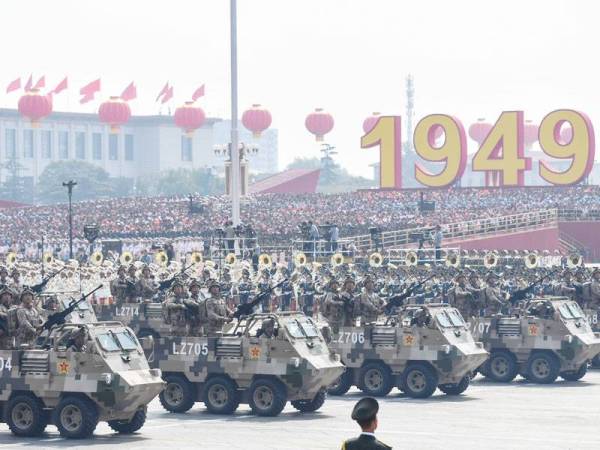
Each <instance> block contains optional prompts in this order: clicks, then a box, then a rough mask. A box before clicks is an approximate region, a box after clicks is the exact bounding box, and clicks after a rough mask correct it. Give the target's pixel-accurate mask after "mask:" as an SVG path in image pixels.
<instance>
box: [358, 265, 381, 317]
mask: <svg viewBox="0 0 600 450" xmlns="http://www.w3.org/2000/svg"><path fill="white" fill-rule="evenodd" d="M374 289H375V283H374V281H373V279H372V278H371V277H370V276H368V275H367V276H366V277H365V279H364V280H363V292H362V293H361V294H360V296H359V297H358V301H357V302H355V304H354V309H355V311H356V312H355V315H360V317H361V322H362V324H367V323H373V322H377V319H378V318H379V314H381V312H382V311H383V307H384V306H385V305H384V302H383V300H382V299H381V297H379V296H378V295H377V294H376V293H375V290H374Z"/></svg>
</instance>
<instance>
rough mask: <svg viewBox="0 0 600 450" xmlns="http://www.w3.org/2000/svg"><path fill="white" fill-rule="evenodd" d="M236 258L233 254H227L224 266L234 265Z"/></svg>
mask: <svg viewBox="0 0 600 450" xmlns="http://www.w3.org/2000/svg"><path fill="white" fill-rule="evenodd" d="M236 261H237V258H236V257H235V253H228V254H227V256H226V257H225V264H229V265H230V266H231V265H233V264H235V262H236Z"/></svg>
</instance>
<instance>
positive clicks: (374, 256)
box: [369, 252, 383, 267]
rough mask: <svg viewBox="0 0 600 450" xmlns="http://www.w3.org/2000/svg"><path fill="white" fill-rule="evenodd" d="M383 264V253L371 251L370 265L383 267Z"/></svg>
mask: <svg viewBox="0 0 600 450" xmlns="http://www.w3.org/2000/svg"><path fill="white" fill-rule="evenodd" d="M382 264H383V256H381V253H379V252H374V253H371V256H369V266H371V267H381V265H382Z"/></svg>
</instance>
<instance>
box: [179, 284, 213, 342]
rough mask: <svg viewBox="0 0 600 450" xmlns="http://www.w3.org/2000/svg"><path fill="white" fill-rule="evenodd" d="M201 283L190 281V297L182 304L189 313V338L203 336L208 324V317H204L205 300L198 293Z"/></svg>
mask: <svg viewBox="0 0 600 450" xmlns="http://www.w3.org/2000/svg"><path fill="white" fill-rule="evenodd" d="M201 288H202V283H200V282H199V281H198V280H196V279H192V281H191V282H190V284H189V291H190V296H189V298H187V299H186V300H185V301H184V303H185V305H186V306H187V307H188V311H189V313H190V314H189V319H188V320H189V329H190V331H189V335H190V336H202V335H204V334H205V328H206V325H207V324H208V317H207V315H206V299H204V296H203V295H202V293H201V292H200V289H201Z"/></svg>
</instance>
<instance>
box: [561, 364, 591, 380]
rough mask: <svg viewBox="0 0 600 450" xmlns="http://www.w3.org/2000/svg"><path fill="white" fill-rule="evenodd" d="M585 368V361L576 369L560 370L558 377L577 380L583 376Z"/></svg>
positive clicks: (586, 368)
mask: <svg viewBox="0 0 600 450" xmlns="http://www.w3.org/2000/svg"><path fill="white" fill-rule="evenodd" d="M587 370H588V363H587V361H586V362H584V363H583V364H582V365H581V367H579V369H577V370H572V371H568V372H561V373H560V377H561V378H562V379H563V380H566V381H579V380H581V379H582V378H583V377H584V376H585V374H586V373H587Z"/></svg>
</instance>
